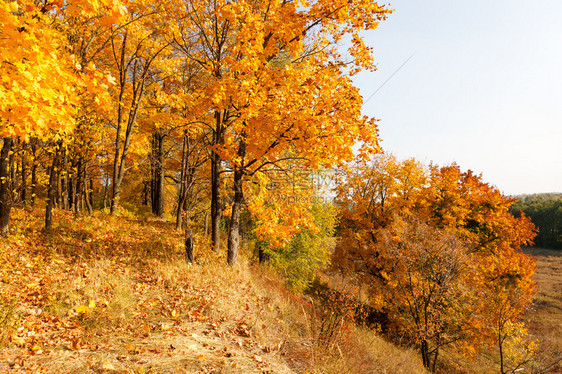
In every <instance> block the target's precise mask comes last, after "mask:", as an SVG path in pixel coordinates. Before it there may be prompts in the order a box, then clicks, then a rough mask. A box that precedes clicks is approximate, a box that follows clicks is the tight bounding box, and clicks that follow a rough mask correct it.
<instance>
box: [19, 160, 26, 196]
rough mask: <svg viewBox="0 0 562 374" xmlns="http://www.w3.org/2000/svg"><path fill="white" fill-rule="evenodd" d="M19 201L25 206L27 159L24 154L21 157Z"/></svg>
mask: <svg viewBox="0 0 562 374" xmlns="http://www.w3.org/2000/svg"><path fill="white" fill-rule="evenodd" d="M20 200H21V201H22V203H23V204H24V205H25V204H26V202H27V157H26V152H23V154H22V156H21V185H20Z"/></svg>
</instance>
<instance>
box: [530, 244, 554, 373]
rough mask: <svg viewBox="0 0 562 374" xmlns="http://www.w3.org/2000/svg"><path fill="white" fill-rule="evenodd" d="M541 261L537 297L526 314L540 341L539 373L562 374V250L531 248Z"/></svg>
mask: <svg viewBox="0 0 562 374" xmlns="http://www.w3.org/2000/svg"><path fill="white" fill-rule="evenodd" d="M525 253H528V254H530V255H532V256H533V257H535V258H536V259H537V272H536V274H535V276H534V280H535V281H536V282H537V294H536V295H535V297H534V300H533V306H532V308H531V310H529V311H528V312H527V314H526V315H525V319H526V320H527V322H528V324H529V331H530V333H531V335H532V336H533V338H534V339H535V340H536V341H537V342H538V348H539V350H538V352H537V358H536V361H537V362H536V364H535V370H536V372H549V373H562V251H560V250H551V249H542V248H527V249H525Z"/></svg>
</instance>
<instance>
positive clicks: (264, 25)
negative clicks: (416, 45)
mask: <svg viewBox="0 0 562 374" xmlns="http://www.w3.org/2000/svg"><path fill="white" fill-rule="evenodd" d="M303 5H304V4H303ZM170 7H172V9H173V10H174V13H175V14H178V15H179V21H178V22H177V23H175V24H174V25H173V26H172V28H171V30H172V32H173V38H174V40H175V41H176V44H177V45H178V49H179V51H180V52H181V53H182V54H183V56H185V58H186V59H189V60H191V61H194V62H196V63H197V64H198V65H199V67H200V69H201V71H200V74H201V76H202V77H201V78H200V79H203V80H204V81H205V83H206V85H205V89H204V91H203V92H202V93H201V94H200V95H198V96H195V95H194V96H195V97H193V101H192V102H191V104H192V106H193V107H194V109H193V110H194V111H199V112H200V118H201V121H203V122H205V123H206V124H207V126H208V128H209V129H211V131H212V140H211V141H210V146H211V184H212V187H211V192H212V201H211V220H212V224H211V227H212V239H213V243H214V246H215V248H216V247H217V245H218V233H219V229H218V227H219V219H220V211H221V210H222V207H221V204H220V201H219V200H220V189H221V188H220V186H221V174H222V171H221V168H222V162H223V160H224V161H228V162H229V164H230V169H231V171H232V173H233V188H234V202H233V204H232V213H231V218H230V229H229V240H228V243H229V245H228V253H229V262H230V263H231V264H234V263H235V261H236V256H237V253H238V246H239V237H238V231H239V217H240V209H241V204H242V201H243V195H244V188H243V182H244V179H246V178H248V177H250V176H254V175H255V174H256V173H258V172H259V171H260V170H261V169H262V168H263V167H264V166H265V165H271V164H273V163H275V162H276V160H278V159H280V158H283V155H285V154H286V151H287V150H288V149H289V148H291V147H294V148H296V149H298V151H297V153H298V157H302V158H306V159H308V161H309V163H310V165H311V166H312V167H318V165H320V164H321V163H323V162H332V163H333V162H338V160H340V159H349V158H350V157H352V152H351V146H352V145H353V144H354V143H355V141H357V140H363V141H364V145H365V146H364V150H365V151H366V150H374V149H376V147H377V145H376V128H375V126H374V121H372V120H369V119H366V118H363V117H362V116H361V115H360V103H361V99H360V96H359V95H358V92H357V90H356V89H354V88H353V87H352V86H351V83H350V80H349V78H346V77H345V76H344V70H345V69H346V66H345V63H344V61H343V58H342V57H341V56H340V55H339V53H338V51H337V49H336V47H335V45H334V43H336V42H338V41H340V40H341V39H342V38H344V37H345V36H346V35H350V36H351V38H352V39H353V43H352V47H351V48H350V50H349V52H350V54H351V56H352V57H353V59H352V62H353V63H352V65H351V67H348V68H349V69H347V70H345V71H347V72H349V70H352V71H353V72H355V71H356V70H357V69H360V68H366V67H369V68H372V65H371V62H372V57H371V53H370V50H369V49H368V48H367V47H365V46H364V44H363V41H362V39H361V38H360V37H359V34H358V32H359V31H361V30H364V29H372V28H375V27H376V25H377V23H378V21H380V20H382V19H384V18H385V17H386V15H387V14H388V13H389V11H388V10H387V9H384V8H383V7H379V6H378V5H377V4H376V3H372V2H370V1H369V2H367V1H358V2H354V3H353V4H350V3H348V2H345V1H341V2H339V1H338V2H333V1H330V2H324V1H315V2H312V3H307V4H306V6H303V7H299V6H298V4H295V3H292V2H281V1H271V2H268V3H262V2H255V1H239V2H235V3H233V2H226V1H224V2H222V1H213V2H203V3H201V2H197V3H194V2H190V1H184V2H181V1H179V2H177V3H175V2H171V3H170ZM329 137H333V139H334V142H333V143H331V146H332V148H329V147H328V146H327V144H326V141H325V140H326V139H328V138H329ZM328 160H331V161H328Z"/></svg>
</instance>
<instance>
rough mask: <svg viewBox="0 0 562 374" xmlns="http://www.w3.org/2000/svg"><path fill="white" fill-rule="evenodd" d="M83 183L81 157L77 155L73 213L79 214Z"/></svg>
mask: <svg viewBox="0 0 562 374" xmlns="http://www.w3.org/2000/svg"><path fill="white" fill-rule="evenodd" d="M83 184H84V170H83V167H82V157H78V162H77V165H76V190H75V191H76V194H75V196H76V197H75V199H74V214H76V215H79V214H80V210H81V206H80V205H81V204H80V202H81V201H82V200H81V199H82V193H83V189H84V187H83Z"/></svg>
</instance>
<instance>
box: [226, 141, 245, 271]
mask: <svg viewBox="0 0 562 374" xmlns="http://www.w3.org/2000/svg"><path fill="white" fill-rule="evenodd" d="M242 136H244V135H242ZM245 156H246V141H245V140H244V139H242V140H240V143H239V144H238V159H239V160H240V161H239V162H240V163H241V165H239V166H234V203H233V204H232V214H231V216H230V229H229V231H228V256H227V261H228V264H229V265H230V266H234V265H235V264H236V259H237V258H238V251H239V248H240V210H241V209H242V202H243V200H244V191H243V190H242V187H243V186H242V183H243V179H244V171H245V170H244V158H245Z"/></svg>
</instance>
